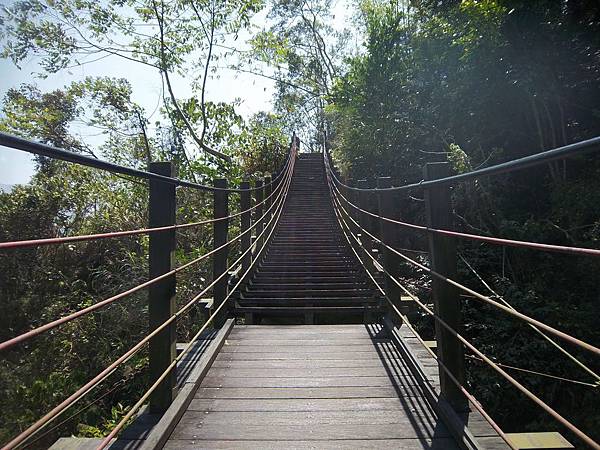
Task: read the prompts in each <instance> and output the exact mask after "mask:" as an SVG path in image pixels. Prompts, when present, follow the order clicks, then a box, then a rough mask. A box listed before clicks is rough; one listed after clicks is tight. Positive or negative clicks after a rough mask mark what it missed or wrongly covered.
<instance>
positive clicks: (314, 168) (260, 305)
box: [236, 154, 378, 324]
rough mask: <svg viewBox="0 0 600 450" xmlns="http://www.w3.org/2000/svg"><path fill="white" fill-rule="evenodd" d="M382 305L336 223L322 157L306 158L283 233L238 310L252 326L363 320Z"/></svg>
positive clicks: (277, 233) (300, 163) (279, 227)
mask: <svg viewBox="0 0 600 450" xmlns="http://www.w3.org/2000/svg"><path fill="white" fill-rule="evenodd" d="M377 303H378V298H377V297H376V296H375V291H374V289H373V286H371V285H370V282H368V280H367V277H366V275H365V274H364V271H363V270H362V269H361V268H360V267H359V265H358V261H357V260H356V257H355V255H354V254H353V253H352V250H351V249H350V247H349V246H348V242H347V241H346V240H345V238H344V236H343V234H342V231H341V230H340V228H339V225H338V222H337V220H336V217H335V214H334V211H333V204H332V201H331V197H330V194H329V190H328V188H327V184H326V181H325V167H324V164H323V156H322V155H321V154H300V155H299V158H298V161H297V162H296V166H295V169H294V174H293V178H292V182H291V186H290V191H289V194H288V197H287V200H286V204H285V206H284V210H283V212H282V215H281V218H280V221H279V224H278V225H277V229H276V230H275V231H274V233H273V237H272V239H271V241H270V243H269V245H268V247H267V249H266V251H265V254H264V256H263V257H262V260H261V261H260V263H259V264H258V266H257V269H256V271H255V273H254V274H253V276H252V278H251V279H250V280H249V282H248V283H247V285H246V287H245V288H244V289H243V290H242V291H241V292H240V295H239V297H238V300H237V304H236V310H237V312H238V313H243V314H245V317H246V323H247V324H251V323H257V322H260V321H261V320H262V319H263V318H269V320H273V319H275V320H281V319H283V318H285V320H286V322H285V323H306V324H313V323H340V320H341V321H342V322H350V323H351V322H362V321H363V320H364V315H365V314H368V313H370V312H371V311H372V310H373V308H374V307H376V305H377Z"/></svg>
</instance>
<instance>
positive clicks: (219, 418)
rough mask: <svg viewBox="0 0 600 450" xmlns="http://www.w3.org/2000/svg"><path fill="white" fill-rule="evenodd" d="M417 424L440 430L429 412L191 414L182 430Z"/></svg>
mask: <svg viewBox="0 0 600 450" xmlns="http://www.w3.org/2000/svg"><path fill="white" fill-rule="evenodd" d="M411 422H413V425H414V426H415V428H418V431H420V432H421V433H423V435H431V433H432V432H433V430H435V429H436V427H438V419H436V418H435V417H434V416H433V415H432V414H431V413H430V412H429V411H427V410H425V411H416V412H414V411H413V412H411V411H405V410H395V411H394V414H391V413H390V411H285V412H283V411H260V412H258V411H227V412H223V411H220V412H210V413H208V414H207V413H206V412H205V411H187V412H186V413H185V414H184V415H183V417H182V418H181V421H180V422H179V426H180V427H189V426H198V427H200V426H204V425H219V424H221V425H224V424H226V427H237V426H240V425H263V424H269V425H273V426H278V425H306V426H320V425H324V424H326V425H386V424H406V423H411Z"/></svg>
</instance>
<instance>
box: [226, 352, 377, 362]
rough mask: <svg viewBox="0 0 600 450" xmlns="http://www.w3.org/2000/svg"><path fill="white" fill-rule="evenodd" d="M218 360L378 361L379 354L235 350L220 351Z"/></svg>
mask: <svg viewBox="0 0 600 450" xmlns="http://www.w3.org/2000/svg"><path fill="white" fill-rule="evenodd" d="M217 359H218V360H220V361H232V360H233V361H236V360H237V361H240V360H249V361H260V360H280V361H282V360H302V361H307V359H311V360H335V359H337V360H344V361H345V360H350V359H357V360H359V359H361V360H365V359H366V360H375V361H380V358H379V355H377V353H375V352H357V353H354V352H351V351H345V352H331V353H329V352H327V353H313V352H302V353H301V352H295V353H236V352H229V353H225V352H221V353H220V354H219V356H218V358H217Z"/></svg>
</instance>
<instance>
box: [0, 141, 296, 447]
mask: <svg viewBox="0 0 600 450" xmlns="http://www.w3.org/2000/svg"><path fill="white" fill-rule="evenodd" d="M298 142H299V141H298V139H297V138H296V137H295V136H294V137H293V138H292V142H291V144H290V147H289V151H288V154H287V158H286V160H285V162H284V164H283V166H282V167H281V169H280V170H279V171H278V173H277V174H276V175H274V176H273V177H265V179H264V182H263V181H262V180H259V181H257V182H256V183H255V186H254V187H252V188H250V187H249V182H246V181H245V182H243V183H242V185H241V188H239V189H237V188H236V189H229V188H226V187H221V186H218V185H222V184H225V185H226V184H227V183H226V181H225V180H216V181H215V185H217V187H216V188H213V187H211V186H204V185H197V184H194V183H192V184H190V183H188V182H182V181H181V180H178V179H176V178H172V177H168V176H163V175H159V176H158V177H156V176H155V175H156V174H155V173H153V172H143V171H137V170H135V169H129V168H124V167H122V166H116V165H114V164H111V163H107V162H104V161H98V160H95V159H93V158H88V157H85V156H82V155H78V154H71V152H66V151H64V150H60V149H56V148H53V147H49V146H45V145H42V144H37V143H33V142H30V141H26V140H24V139H21V138H15V137H12V136H8V137H7V135H3V134H0V145H6V146H11V147H12V148H17V149H21V150H25V151H29V152H31V153H35V154H40V155H43V156H48V157H52V158H57V159H62V160H66V161H70V162H73V163H78V164H84V165H87V166H90V167H95V168H98V169H102V170H109V171H110V172H113V173H121V174H126V175H133V176H137V177H140V178H146V179H148V180H149V182H150V184H151V185H150V212H149V216H150V222H152V216H153V213H154V215H155V216H156V215H157V213H158V215H159V216H160V217H161V218H164V217H166V216H169V215H170V214H169V212H170V213H172V214H171V215H172V216H173V217H172V222H174V215H175V209H174V205H175V189H174V187H175V186H182V187H189V188H195V189H200V190H206V191H209V192H212V193H213V195H214V201H213V203H214V205H213V208H214V217H213V218H211V219H207V220H202V221H196V222H190V223H184V224H175V223H173V224H169V225H166V226H149V227H147V228H140V229H136V230H127V231H114V232H109V233H99V234H89V235H80V236H65V237H58V238H42V239H33V240H23V241H11V242H3V243H0V250H4V251H16V250H18V249H21V248H28V247H38V246H49V245H61V244H66V243H75V242H83V241H94V240H101V239H109V238H121V237H125V236H135V235H150V236H156V237H158V238H159V240H158V241H157V244H156V247H157V249H156V250H154V251H155V253H154V258H156V257H157V256H158V258H159V259H162V260H167V261H168V260H170V259H171V251H172V250H173V248H169V247H174V245H175V240H176V236H175V231H176V230H181V229H186V228H192V227H202V226H206V225H212V226H213V234H214V239H213V244H214V245H213V247H214V248H213V249H212V250H210V251H208V252H205V253H204V254H202V255H200V256H198V257H196V258H194V259H192V260H191V261H188V262H186V263H185V264H182V265H180V266H178V267H175V268H168V269H165V268H164V264H162V266H163V267H162V269H160V268H159V269H158V270H156V268H155V270H153V267H152V257H153V254H152V252H153V249H152V241H151V244H150V250H149V255H150V273H151V277H150V279H148V280H147V281H145V282H142V283H140V284H138V285H136V286H134V287H132V288H129V289H127V290H124V291H122V292H120V293H118V294H116V295H113V296H111V297H108V298H106V299H104V300H101V301H99V302H96V303H94V304H92V305H90V306H88V307H85V308H81V309H79V310H77V311H74V312H71V313H69V314H67V315H65V316H63V317H60V318H58V319H55V320H52V321H50V322H47V323H45V324H43V325H41V326H38V327H35V328H33V329H31V330H28V331H26V332H24V333H21V334H19V335H17V336H14V337H13V338H10V339H8V340H6V341H4V342H1V343H0V351H6V350H8V349H10V348H12V347H14V346H17V345H19V344H22V343H24V342H26V341H28V340H30V339H32V338H34V337H36V336H38V335H41V334H43V333H46V332H48V331H50V330H52V329H54V328H57V327H60V326H61V325H64V324H66V323H68V322H71V321H74V320H76V319H78V318H80V317H83V316H85V315H87V314H90V313H93V312H95V311H98V310H100V309H103V308H105V307H108V306H109V305H111V304H114V303H115V302H117V301H119V300H122V299H124V298H125V297H128V296H130V295H132V294H133V293H135V292H138V291H141V290H143V289H150V290H152V289H157V288H164V287H165V286H169V283H170V284H171V288H172V297H173V299H174V294H175V293H174V287H175V275H176V274H177V273H179V272H181V271H183V270H186V269H188V268H190V267H193V266H196V265H198V264H199V263H200V262H202V261H206V260H208V259H209V258H212V259H213V273H214V276H213V279H212V281H211V282H209V283H208V284H206V285H205V286H204V287H203V288H202V290H201V291H200V292H199V293H198V294H196V295H194V296H193V297H192V298H191V299H190V300H189V301H187V302H186V303H185V304H184V305H183V306H181V307H180V308H179V309H177V310H176V311H175V312H174V313H172V314H168V315H166V316H165V315H164V314H163V315H162V317H160V316H156V315H155V317H153V318H152V317H151V328H150V330H151V331H150V332H149V333H148V334H147V335H145V336H144V337H143V338H142V339H141V340H140V341H138V342H137V343H136V344H135V345H134V346H132V347H131V348H130V349H129V350H127V351H126V352H125V353H124V354H122V355H121V356H120V357H119V358H117V359H116V360H114V361H113V362H112V363H111V364H109V365H108V366H107V367H105V368H104V369H103V370H102V371H100V372H99V373H98V374H97V375H95V376H94V377H92V378H91V379H90V380H89V381H87V382H86V383H85V384H84V385H82V386H81V387H79V388H78V389H77V390H76V391H75V392H74V393H73V394H71V395H70V396H69V397H67V398H66V399H64V400H63V401H62V402H60V403H59V404H58V405H56V406H55V407H54V408H52V409H51V410H50V411H49V412H48V413H46V414H45V415H43V416H42V417H41V418H39V419H38V420H36V421H35V422H34V423H33V424H32V425H30V426H29V427H27V428H26V429H25V430H23V431H22V432H20V433H19V434H18V435H16V436H15V437H13V438H12V439H11V440H10V441H9V442H8V443H6V444H5V445H4V446H3V448H7V449H11V448H19V447H22V446H24V445H29V444H31V443H33V442H34V441H35V440H37V439H39V433H40V432H41V431H42V430H44V429H47V427H49V425H50V424H51V423H53V422H54V421H55V420H56V419H58V418H59V417H60V416H62V415H63V414H64V413H65V412H66V411H68V410H69V409H70V408H72V407H73V406H74V405H76V404H77V403H78V402H80V401H81V400H82V399H83V398H84V397H85V396H86V395H88V394H90V393H91V392H92V391H93V390H94V389H95V388H97V387H98V386H99V385H100V384H101V383H103V382H104V381H105V380H106V379H107V378H108V377H110V376H111V375H112V374H113V373H115V371H116V370H117V369H118V368H119V367H120V366H122V365H123V364H124V363H126V362H127V361H129V360H131V359H132V358H133V357H134V355H136V354H137V353H138V352H140V350H142V349H143V348H144V347H145V346H147V345H148V344H150V345H152V343H153V342H155V343H156V342H158V340H162V341H163V342H162V343H163V344H164V343H165V342H164V339H165V336H166V338H167V339H170V340H171V341H173V337H169V333H167V334H166V335H165V331H166V330H167V329H169V328H170V327H172V326H174V325H175V324H176V322H177V320H178V319H180V318H181V317H183V316H184V315H185V314H187V313H189V312H190V311H192V309H193V308H194V307H195V306H196V305H197V304H198V303H199V302H200V301H201V300H203V299H204V298H205V296H206V295H207V294H208V293H209V292H210V291H213V304H214V309H213V311H212V314H210V316H209V317H207V318H206V320H205V322H204V324H203V325H202V326H201V327H200V329H199V330H198V331H197V332H196V333H195V334H194V336H193V337H192V338H191V340H190V341H189V342H188V343H187V345H186V347H185V348H184V349H183V351H182V352H181V353H179V355H178V356H177V357H175V358H172V360H171V361H169V362H168V364H165V363H164V361H161V362H158V363H155V365H156V364H158V365H159V366H160V365H161V364H162V366H164V367H159V369H160V375H159V376H158V377H157V378H156V379H155V380H152V381H153V384H152V385H151V387H150V389H148V390H147V391H146V392H145V393H144V395H143V396H142V398H141V399H140V400H139V401H138V402H137V403H136V405H134V406H133V407H132V408H131V409H130V410H129V412H128V413H127V414H126V415H125V416H124V417H123V419H122V420H120V422H119V423H118V424H117V426H116V427H114V428H113V429H112V431H111V433H110V434H109V436H108V437H107V438H106V439H105V440H104V441H103V443H102V445H100V446H99V448H104V447H105V446H106V445H108V444H109V443H110V441H111V440H112V438H113V437H115V436H116V435H117V434H118V432H119V431H120V430H121V429H122V428H123V427H124V426H125V425H126V423H127V422H128V421H129V419H130V418H131V417H132V415H133V414H134V413H135V412H136V411H137V410H138V409H139V408H140V407H141V406H142V405H143V404H144V403H145V402H147V400H148V399H149V398H150V396H151V395H152V394H154V393H156V392H157V391H160V390H162V391H163V393H164V391H165V390H168V389H169V388H168V387H165V386H164V384H165V383H164V382H165V380H166V378H167V377H169V376H174V372H175V370H174V369H175V368H176V366H177V363H178V362H180V361H181V359H182V358H183V356H184V355H186V354H187V353H188V352H189V351H190V349H191V348H192V347H193V344H194V343H195V342H196V341H197V340H198V339H199V338H200V337H201V336H202V333H203V332H205V330H206V329H207V327H208V326H209V325H211V324H215V322H218V321H219V319H220V318H222V317H223V314H224V313H226V312H227V310H228V309H229V308H230V307H231V297H232V295H233V293H234V292H235V291H236V289H237V288H238V287H239V286H240V285H241V283H242V282H243V281H244V280H245V278H246V276H247V275H248V274H249V273H250V271H251V270H252V268H253V267H254V265H255V264H256V262H257V261H258V259H259V258H260V256H261V255H262V253H263V250H264V249H265V247H266V245H267V243H268V241H269V238H270V236H271V234H272V233H273V230H274V229H275V225H276V223H277V221H278V219H279V216H280V214H281V211H282V208H283V205H284V203H285V199H286V196H287V192H288V189H289V185H290V183H291V178H292V174H293V170H294V164H295V160H296V154H297V148H298ZM159 164H160V163H159ZM152 183H155V185H154V192H155V194H154V200H153V194H152V192H153V191H152V189H153V186H152ZM165 193H167V194H169V193H170V197H171V198H165V196H164V195H165ZM229 194H239V195H240V202H239V203H240V211H238V212H235V213H231V214H230V213H229V212H228V195H229ZM252 195H254V202H252ZM168 197H169V195H168ZM165 200H166V201H165ZM251 203H254V205H252V206H250V205H251ZM165 204H167V205H169V204H170V205H171V207H172V208H171V211H168V210H165ZM153 206H154V208H155V210H154V211H153V209H152V208H153ZM223 212H226V214H223ZM252 214H254V216H255V217H254V220H252ZM234 218H239V219H240V232H239V233H238V234H237V235H236V236H235V237H232V238H228V234H229V232H228V230H229V221H230V220H232V219H234ZM150 225H152V223H151V224H150ZM252 233H256V236H252ZM165 235H166V237H167V241H166V242H165V240H164V238H165ZM252 238H255V239H254V242H252ZM160 239H163V240H162V242H161V241H160ZM165 243H167V244H168V245H167V247H166V248H165V246H164V244H165ZM233 244H239V253H240V254H239V256H238V257H237V258H236V259H235V260H234V261H233V262H231V263H228V259H229V256H228V254H229V249H230V248H231V247H232V246H233ZM234 273H235V274H236V276H235V278H232V274H234ZM153 274H154V275H155V276H152V275H153ZM230 281H234V283H233V286H232V287H231V288H228V285H229V283H230ZM217 288H220V290H219V291H217ZM162 293H164V289H163V292H162ZM151 294H152V292H151V291H149V295H150V297H149V302H150V306H152V298H151ZM167 297H168V296H167ZM162 300H164V301H169V298H163V299H162ZM150 314H151V315H152V313H150ZM157 319H158V324H156V326H154V327H153V326H152V322H153V321H154V322H157ZM216 325H217V326H218V325H219V324H216ZM175 334H176V333H173V334H172V336H174V335H175ZM174 343H175V342H167V344H172V345H174ZM152 364H153V355H152V351H151V352H150V365H152ZM155 372H156V370H155ZM168 395H172V392H170V393H168ZM97 400H98V399H96V400H95V401H97ZM74 416H75V414H74V415H73V416H70V417H69V418H71V417H74ZM59 425H60V424H59ZM36 436H37V437H36Z"/></svg>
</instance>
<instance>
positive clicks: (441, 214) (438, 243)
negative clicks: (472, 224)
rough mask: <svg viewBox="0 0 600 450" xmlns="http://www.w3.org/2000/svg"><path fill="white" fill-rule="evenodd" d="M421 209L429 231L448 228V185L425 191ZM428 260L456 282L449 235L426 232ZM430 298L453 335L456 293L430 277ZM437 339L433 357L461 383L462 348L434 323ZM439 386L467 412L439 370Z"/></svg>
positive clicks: (438, 171) (442, 171) (430, 176)
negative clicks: (423, 204)
mask: <svg viewBox="0 0 600 450" xmlns="http://www.w3.org/2000/svg"><path fill="white" fill-rule="evenodd" d="M448 175H450V166H449V164H448V163H445V162H444V163H430V164H426V165H425V168H424V177H425V180H436V179H438V178H443V177H446V176H448ZM425 207H426V210H427V225H428V226H429V227H432V228H443V229H452V206H451V196H450V188H449V187H448V185H441V186H434V187H430V188H427V189H425ZM428 239H429V259H430V266H431V269H432V270H434V271H435V272H437V273H439V274H441V275H444V276H445V277H448V278H452V279H454V280H456V274H457V271H456V242H455V239H454V238H452V237H449V236H441V235H438V234H434V233H429V236H428ZM431 286H432V296H433V304H434V311H435V313H436V315H438V316H439V317H440V318H441V319H442V320H443V321H444V322H446V323H447V324H448V325H449V326H450V327H452V328H453V329H454V330H456V331H457V332H459V333H460V332H461V322H462V318H461V304H460V298H459V293H458V290H457V289H456V288H455V287H454V286H451V285H449V284H448V283H445V282H444V281H442V280H440V279H438V278H437V277H432V285H431ZM435 336H436V340H437V356H438V358H439V359H440V361H441V362H442V363H443V364H444V365H445V366H446V367H447V368H448V369H449V370H450V371H451V372H452V374H453V375H454V377H455V378H456V379H457V380H458V381H459V382H460V383H461V384H462V385H464V383H465V368H464V348H463V345H462V343H461V342H460V341H459V340H458V339H456V338H455V337H454V336H453V335H452V334H451V333H450V332H448V330H446V329H445V328H444V327H443V326H442V325H440V324H439V323H438V322H437V321H436V322H435ZM439 373H440V386H441V392H442V395H443V396H444V397H445V398H446V399H447V400H448V401H449V402H450V404H451V405H452V406H453V407H454V409H455V410H457V411H464V410H466V409H468V401H467V399H466V397H465V396H464V394H463V393H462V392H461V391H460V389H459V388H458V387H457V386H456V385H455V384H454V383H453V382H452V380H451V379H450V377H448V376H447V375H446V372H444V370H442V368H441V367H440V369H439Z"/></svg>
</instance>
